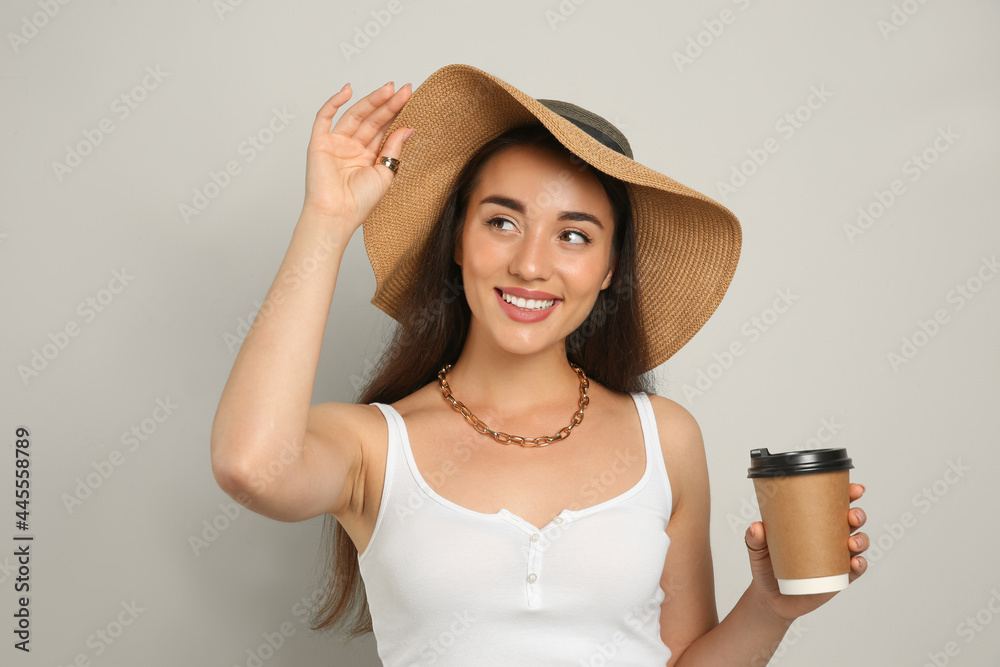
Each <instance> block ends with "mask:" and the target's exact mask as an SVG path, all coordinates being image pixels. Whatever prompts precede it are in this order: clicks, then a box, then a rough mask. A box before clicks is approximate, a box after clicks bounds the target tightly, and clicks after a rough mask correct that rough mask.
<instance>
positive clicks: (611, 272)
mask: <svg viewBox="0 0 1000 667" xmlns="http://www.w3.org/2000/svg"><path fill="white" fill-rule="evenodd" d="M617 266H618V258H617V257H613V258H612V259H611V266H610V267H609V268H608V275H606V276H604V282H602V283H601V289H602V290H606V289H608V286H609V285H610V284H611V276H613V275H614V274H615V268H617Z"/></svg>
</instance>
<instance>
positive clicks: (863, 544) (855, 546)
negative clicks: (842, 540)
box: [849, 533, 871, 556]
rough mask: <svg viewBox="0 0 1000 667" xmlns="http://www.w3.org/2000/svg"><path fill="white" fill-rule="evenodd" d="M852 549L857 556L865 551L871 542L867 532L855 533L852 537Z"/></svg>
mask: <svg viewBox="0 0 1000 667" xmlns="http://www.w3.org/2000/svg"><path fill="white" fill-rule="evenodd" d="M849 544H850V547H849V548H850V550H851V553H852V554H854V555H855V556H856V555H858V554H860V553H861V552H863V551H865V550H866V549H867V548H868V547H869V545H870V544H871V540H869V538H868V534H867V533H855V534H854V535H852V536H851V539H850V543H849Z"/></svg>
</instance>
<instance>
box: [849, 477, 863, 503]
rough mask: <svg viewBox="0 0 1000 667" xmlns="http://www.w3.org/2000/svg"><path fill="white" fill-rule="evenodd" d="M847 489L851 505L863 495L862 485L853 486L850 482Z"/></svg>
mask: <svg viewBox="0 0 1000 667" xmlns="http://www.w3.org/2000/svg"><path fill="white" fill-rule="evenodd" d="M849 488H850V491H849V493H850V496H851V502H852V503H853V502H854V501H855V500H857V499H858V498H860V497H861V496H863V495H865V487H864V485H863V484H855V483H853V482H852V483H851V485H850V487H849Z"/></svg>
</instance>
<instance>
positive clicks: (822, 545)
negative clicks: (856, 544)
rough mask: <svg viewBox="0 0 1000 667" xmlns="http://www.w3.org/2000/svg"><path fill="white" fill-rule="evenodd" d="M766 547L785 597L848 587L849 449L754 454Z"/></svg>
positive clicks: (752, 474)
mask: <svg viewBox="0 0 1000 667" xmlns="http://www.w3.org/2000/svg"><path fill="white" fill-rule="evenodd" d="M750 458H751V467H750V469H749V470H748V475H747V476H748V477H750V478H752V479H753V482H754V490H755V491H756V494H757V504H758V505H759V507H760V514H761V520H762V521H763V522H764V532H765V535H766V537H767V547H768V551H769V552H770V556H771V564H772V566H773V567H774V576H775V578H776V579H777V580H778V590H780V591H781V593H783V594H785V595H809V594H812V593H830V592H833V591H840V590H843V589H845V588H847V585H848V583H849V575H850V571H851V552H850V548H849V547H848V542H847V541H848V538H849V537H850V526H849V525H848V523H847V512H848V510H849V509H850V504H851V500H850V491H849V488H848V486H849V484H850V472H849V469H850V468H853V467H854V466H853V465H852V463H851V459H849V458H847V450H846V449H814V450H806V451H799V452H784V453H780V454H771V453H770V452H768V451H767V449H755V450H753V451H751V452H750Z"/></svg>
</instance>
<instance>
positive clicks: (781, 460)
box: [747, 448, 854, 479]
mask: <svg viewBox="0 0 1000 667" xmlns="http://www.w3.org/2000/svg"><path fill="white" fill-rule="evenodd" d="M853 467H854V464H853V463H851V459H849V458H848V457H847V450H846V449H807V450H803V451H799V452H783V453H781V454H772V453H771V452H769V451H767V449H766V448H764V449H754V450H751V451H750V467H749V468H748V469H747V477H749V478H751V479H752V478H754V477H785V476H787V475H809V474H813V473H821V472H836V471H838V470H850V469H851V468H853Z"/></svg>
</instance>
